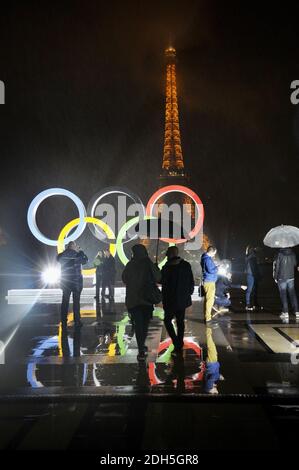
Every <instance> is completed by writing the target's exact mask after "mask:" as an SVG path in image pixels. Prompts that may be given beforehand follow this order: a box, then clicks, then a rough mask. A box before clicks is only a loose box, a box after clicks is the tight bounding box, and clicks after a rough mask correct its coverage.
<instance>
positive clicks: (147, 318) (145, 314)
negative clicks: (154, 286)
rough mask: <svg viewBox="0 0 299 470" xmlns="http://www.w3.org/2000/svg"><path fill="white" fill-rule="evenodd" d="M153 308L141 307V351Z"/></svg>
mask: <svg viewBox="0 0 299 470" xmlns="http://www.w3.org/2000/svg"><path fill="white" fill-rule="evenodd" d="M152 314H153V310H152V307H144V308H143V309H142V318H143V337H142V343H143V351H144V345H145V340H146V338H147V334H148V327H149V324H150V321H151V318H152Z"/></svg>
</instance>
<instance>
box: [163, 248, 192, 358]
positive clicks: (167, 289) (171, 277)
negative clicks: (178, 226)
mask: <svg viewBox="0 0 299 470" xmlns="http://www.w3.org/2000/svg"><path fill="white" fill-rule="evenodd" d="M166 256H167V263H166V264H165V266H163V268H162V302H163V307H164V312H165V315H164V323H165V327H166V329H167V331H168V334H169V336H170V337H171V339H172V342H173V345H174V350H173V354H179V353H180V352H181V351H182V349H183V346H184V331H185V310H186V308H187V307H190V305H192V299H191V295H192V294H193V291H194V278H193V273H192V269H191V265H190V263H188V262H187V261H185V260H183V259H182V258H180V257H179V256H178V248H177V247H176V246H171V247H169V248H168V250H167V252H166ZM174 318H175V320H176V324H177V333H176V332H175V329H174V327H173V324H172V320H173V319H174Z"/></svg>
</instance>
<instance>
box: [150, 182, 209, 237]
mask: <svg viewBox="0 0 299 470" xmlns="http://www.w3.org/2000/svg"><path fill="white" fill-rule="evenodd" d="M172 192H178V193H183V194H185V195H186V196H189V197H190V198H191V199H192V200H193V201H194V202H195V204H196V207H197V211H198V217H197V221H196V224H195V226H194V228H193V229H192V230H191V232H190V233H189V234H188V238H189V239H190V240H191V239H192V238H194V237H195V235H196V234H197V233H198V232H199V230H200V229H201V227H202V225H203V221H204V207H203V203H202V201H201V199H200V197H199V196H198V195H197V194H196V193H195V192H194V191H192V189H190V188H187V186H181V185H176V184H172V185H169V186H164V187H163V188H160V189H158V191H156V192H155V193H154V194H153V195H152V196H151V197H150V199H149V200H148V203H147V206H146V211H145V212H146V215H147V216H151V215H152V212H153V209H154V206H155V204H156V202H157V201H158V199H160V198H161V197H162V196H165V194H169V193H172ZM161 240H162V241H165V242H167V243H175V244H178V243H185V242H186V241H187V239H186V238H161Z"/></svg>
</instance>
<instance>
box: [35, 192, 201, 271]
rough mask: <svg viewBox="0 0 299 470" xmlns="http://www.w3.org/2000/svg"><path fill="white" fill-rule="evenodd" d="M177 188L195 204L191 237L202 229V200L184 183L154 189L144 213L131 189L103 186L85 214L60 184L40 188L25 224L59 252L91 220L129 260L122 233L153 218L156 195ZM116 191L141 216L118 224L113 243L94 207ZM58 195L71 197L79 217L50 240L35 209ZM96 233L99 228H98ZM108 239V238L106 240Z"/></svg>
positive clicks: (78, 202)
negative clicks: (38, 222) (96, 215)
mask: <svg viewBox="0 0 299 470" xmlns="http://www.w3.org/2000/svg"><path fill="white" fill-rule="evenodd" d="M176 191H177V192H181V193H183V194H185V195H186V196H188V197H190V198H191V199H192V200H193V201H194V203H195V205H196V207H197V211H198V220H197V221H196V223H195V226H194V228H193V229H192V230H191V231H190V233H189V236H188V239H191V238H193V237H195V235H196V234H197V233H198V232H199V230H200V229H201V227H202V225H203V220H204V209H203V204H202V201H201V199H200V198H199V196H198V195H197V194H196V193H195V192H194V191H192V190H191V189H189V188H187V187H185V186H180V185H169V186H165V187H164V188H161V189H159V190H158V191H156V192H155V193H154V194H153V195H152V196H151V197H150V199H149V201H148V203H147V206H146V212H145V214H144V206H143V204H142V202H141V200H140V198H139V197H138V196H136V195H135V194H134V193H131V192H130V191H128V190H126V189H123V188H120V187H115V188H106V189H105V190H103V191H101V192H100V193H97V194H96V195H95V196H94V197H93V198H92V199H91V201H90V203H89V205H88V210H90V211H91V215H90V216H86V211H85V207H84V205H83V203H82V201H81V200H80V199H79V198H78V197H77V196H76V195H75V194H73V193H72V192H70V191H68V190H66V189H63V188H50V189H47V190H45V191H42V192H41V193H39V194H38V195H37V196H36V197H35V198H34V199H33V200H32V202H31V204H30V206H29V209H28V214H27V222H28V226H29V229H30V231H31V233H32V234H33V235H34V236H35V238H37V239H38V240H39V241H41V242H42V243H44V244H45V245H50V246H57V248H58V252H61V251H62V250H63V249H64V245H65V244H67V243H68V242H70V241H73V240H76V239H77V238H79V237H80V235H82V233H83V231H84V229H85V227H86V224H92V226H91V227H90V226H89V228H91V230H92V228H94V229H95V230H96V227H100V229H101V230H102V231H103V232H104V233H105V234H106V235H107V238H108V240H105V243H110V252H111V253H112V254H113V255H115V253H116V251H117V253H118V256H119V258H120V260H121V261H122V263H123V264H126V263H127V262H128V258H127V257H126V255H125V253H124V248H123V244H124V243H126V241H124V237H125V234H126V232H127V231H128V229H129V228H130V227H132V226H133V225H134V224H135V223H138V221H139V220H146V219H151V218H155V217H154V215H153V214H152V212H153V210H154V207H155V204H156V202H157V201H158V199H159V198H161V197H162V196H165V195H166V194H168V193H171V192H176ZM115 193H120V194H123V195H125V196H127V197H129V198H131V199H132V200H133V201H134V203H135V204H136V205H138V207H139V208H140V212H141V215H140V216H138V217H133V218H132V219H130V220H129V221H127V222H125V223H124V225H123V226H122V227H121V228H120V230H119V233H118V235H117V239H116V244H114V243H112V242H111V240H112V239H113V240H115V234H114V232H113V230H112V229H111V228H110V227H109V225H108V224H107V223H106V222H104V221H103V220H101V219H97V218H96V217H93V215H94V213H95V210H96V207H97V205H98V204H99V202H100V200H101V199H103V197H104V196H106V195H110V194H115ZM57 195H58V196H66V197H68V198H70V199H71V200H72V201H73V202H74V203H75V205H76V206H77V209H78V211H79V217H78V218H77V219H74V220H72V221H71V222H69V223H68V224H66V226H65V227H64V228H63V229H62V230H61V232H60V234H59V237H58V239H57V240H52V239H50V238H47V237H46V236H45V235H43V234H42V233H41V232H40V230H39V229H38V227H37V222H36V213H37V210H38V207H39V206H40V204H41V203H42V202H43V201H44V200H45V199H47V198H48V197H50V196H57ZM75 226H77V228H76V229H75V230H74V232H73V233H72V234H71V235H69V233H70V231H71V229H72V228H74V227H75ZM92 231H93V230H92ZM98 233H100V232H99V231H98ZM136 236H138V234H136ZM65 237H66V238H65ZM97 238H99V237H97ZM134 238H135V234H134V235H133V237H131V238H129V240H127V241H130V240H132V239H134ZM109 239H110V242H109ZM101 240H102V241H104V239H102V238H101ZM161 240H162V241H165V242H167V243H169V244H177V243H183V242H185V241H187V240H186V239H176V238H173V239H167V238H161ZM165 262H166V259H164V260H163V261H162V262H161V263H160V264H159V266H160V267H161V266H163V264H164V263H165ZM83 272H84V273H85V274H87V273H88V274H92V273H94V269H87V270H84V271H83Z"/></svg>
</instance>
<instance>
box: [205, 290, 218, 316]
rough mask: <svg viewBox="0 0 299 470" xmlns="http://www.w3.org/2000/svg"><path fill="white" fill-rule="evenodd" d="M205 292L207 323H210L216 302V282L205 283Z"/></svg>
mask: <svg viewBox="0 0 299 470" xmlns="http://www.w3.org/2000/svg"><path fill="white" fill-rule="evenodd" d="M203 287H204V291H205V303H204V315H205V321H210V320H211V318H212V308H213V305H214V300H215V292H216V286H215V282H205V283H204V285H203Z"/></svg>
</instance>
